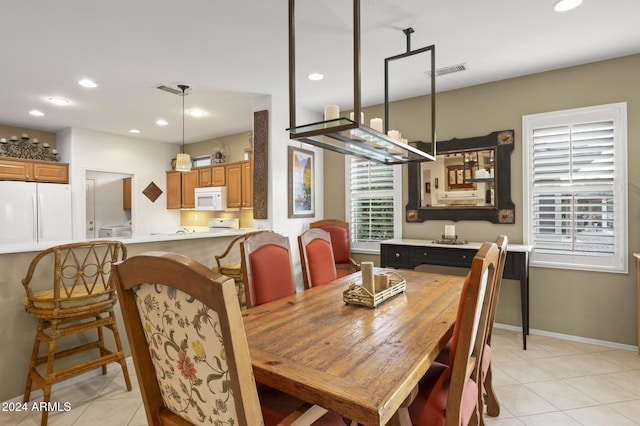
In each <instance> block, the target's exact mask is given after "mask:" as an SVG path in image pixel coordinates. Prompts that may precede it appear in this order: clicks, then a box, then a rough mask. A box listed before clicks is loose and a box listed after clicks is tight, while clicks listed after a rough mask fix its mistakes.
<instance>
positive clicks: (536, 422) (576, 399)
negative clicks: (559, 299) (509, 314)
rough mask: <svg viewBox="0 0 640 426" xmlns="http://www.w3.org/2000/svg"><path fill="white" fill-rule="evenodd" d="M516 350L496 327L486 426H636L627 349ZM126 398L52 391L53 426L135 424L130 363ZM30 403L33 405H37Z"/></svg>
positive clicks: (103, 382) (93, 382)
mask: <svg viewBox="0 0 640 426" xmlns="http://www.w3.org/2000/svg"><path fill="white" fill-rule="evenodd" d="M527 346H528V349H527V350H526V351H524V350H522V336H521V334H520V333H519V332H515V331H511V330H504V329H495V330H494V334H493V344H492V347H493V353H494V359H493V367H492V368H493V370H494V386H495V389H496V392H497V394H498V397H499V399H500V403H501V412H500V416H499V417H495V418H492V417H488V416H485V419H486V423H487V425H488V426H512V425H519V426H521V425H528V426H547V425H549V426H564V425H588V426H611V425H615V426H624V425H640V356H639V355H638V354H637V353H635V352H631V351H626V350H620V349H611V348H608V347H604V346H597V345H591V344H585V343H575V342H570V341H566V340H559V339H555V338H551V337H544V336H539V335H530V336H529V338H528V344H527ZM129 372H130V373H131V380H132V385H133V387H134V389H133V390H132V391H131V392H127V391H126V389H125V387H124V380H123V378H122V375H121V374H120V370H119V368H112V369H110V372H109V373H108V374H107V375H106V376H95V377H91V378H89V379H87V380H84V381H82V382H79V383H74V384H72V385H70V386H66V387H63V388H61V389H57V390H55V391H54V393H53V397H54V400H55V401H60V402H70V403H71V410H70V411H68V412H60V413H51V414H50V415H49V425H51V426H56V425H61V426H69V425H73V426H85V425H86V426H94V425H99V426H142V425H146V424H147V422H146V417H145V413H144V408H143V407H142V402H141V397H140V391H139V390H138V386H137V380H136V377H135V372H134V369H133V365H130V366H129ZM36 401H37V400H36ZM39 424H40V414H39V413H37V412H28V413H16V412H0V426H5V425H7V426H9V425H11V426H13V425H20V426H27V425H34V426H37V425H39Z"/></svg>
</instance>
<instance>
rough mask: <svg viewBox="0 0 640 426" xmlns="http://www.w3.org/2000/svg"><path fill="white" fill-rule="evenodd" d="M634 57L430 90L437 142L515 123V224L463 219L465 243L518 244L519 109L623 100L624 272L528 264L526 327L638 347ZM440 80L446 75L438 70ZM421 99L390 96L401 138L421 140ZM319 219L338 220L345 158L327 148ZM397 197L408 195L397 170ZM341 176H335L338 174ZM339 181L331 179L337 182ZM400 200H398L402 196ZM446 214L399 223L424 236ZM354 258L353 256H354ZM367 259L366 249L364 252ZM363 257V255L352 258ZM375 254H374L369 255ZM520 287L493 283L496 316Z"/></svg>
mask: <svg viewBox="0 0 640 426" xmlns="http://www.w3.org/2000/svg"><path fill="white" fill-rule="evenodd" d="M638 70H640V55H633V56H628V57H623V58H618V59H613V60H610V61H604V62H597V63H593V64H587V65H583V66H576V67H571V68H566V69H561V70H556V71H550V72H545V73H540V74H534V75H529V76H524V77H519V78H514V79H509V80H504V81H499V82H495V83H488V84H484V85H480V86H475V87H469V88H465V89H460V90H455V91H450V92H444V93H438V95H437V119H436V121H437V135H438V139H439V140H446V139H450V138H453V137H470V136H480V135H484V134H487V133H490V132H492V131H496V130H504V129H514V130H515V150H514V152H513V154H512V156H511V164H512V171H511V190H512V199H513V202H514V203H515V205H516V223H515V224H514V225H494V224H491V223H489V222H471V221H462V222H458V223H456V231H458V234H459V235H460V236H461V237H462V238H464V239H468V240H471V241H484V240H494V239H495V237H496V235H498V234H499V233H501V234H506V235H507V236H508V237H509V240H510V242H513V243H522V238H523V237H522V235H523V229H522V226H523V224H522V213H523V210H522V208H523V205H522V116H523V115H526V114H533V113H540V112H547V111H554V110H561V109H569V108H578V107H585V106H591V105H599V104H607V103H613V102H624V101H626V102H627V103H628V104H627V114H628V117H627V122H628V158H629V164H628V170H629V191H628V194H629V229H628V230H625V231H626V232H628V235H629V259H628V261H629V272H630V273H629V274H608V273H597V272H584V271H569V270H559V269H547V268H531V272H530V298H531V301H530V309H531V311H530V321H531V324H530V326H531V328H532V329H539V330H545V331H549V332H555V333H561V334H568V335H574V336H580V337H585V338H592V339H599V340H604V341H610V342H616V343H622V344H627V345H637V324H638V323H637V308H638V307H637V300H638V299H637V291H636V280H635V274H636V267H635V264H634V262H633V258H632V255H631V254H632V253H633V252H638V251H640V238H639V235H640V226H639V225H638V223H639V222H640V168H639V167H637V165H636V164H635V162H634V161H633V159H639V158H640V85H639V84H638V78H637V75H638ZM442 78H446V77H442ZM426 105H427V102H426V100H425V99H424V98H414V99H409V100H406V101H402V102H398V103H395V104H393V105H392V106H391V110H390V114H391V116H392V117H391V119H392V120H393V124H392V126H391V127H390V128H394V129H399V130H401V131H402V133H403V137H408V139H409V140H417V139H422V140H424V138H425V136H422V135H421V134H420V131H419V129H420V128H425V125H424V124H422V123H423V122H424V119H423V118H422V117H425V116H426V114H427V112H426ZM364 111H365V116H366V118H365V120H368V119H369V118H373V117H382V116H383V110H382V107H381V106H376V107H372V108H366V109H365V110H364ZM324 174H325V179H326V180H325V185H326V187H327V188H332V190H331V192H328V191H327V192H325V217H338V218H340V217H344V191H340V190H339V188H344V157H343V156H342V155H337V154H333V153H331V155H326V157H325V165H324ZM403 176H404V182H403V198H404V200H406V199H407V182H406V167H404V168H403ZM340 179H341V180H340ZM338 180H340V181H339V182H338ZM405 204H406V202H405ZM446 223H450V222H445V221H427V222H424V223H421V224H414V223H411V224H409V223H406V222H403V237H404V238H424V239H433V238H435V237H437V236H439V235H440V234H441V233H442V231H443V229H444V225H445V224H446ZM361 257H362V256H361ZM364 257H365V258H366V256H364ZM360 260H362V259H360ZM375 260H376V261H378V260H379V259H378V258H377V256H376V257H375ZM519 297H520V293H519V286H518V283H517V282H516V281H510V280H509V281H506V282H505V285H503V287H502V291H501V295H500V302H499V306H498V312H497V318H496V320H497V321H498V322H500V323H504V324H510V325H520V302H519V300H520V299H519Z"/></svg>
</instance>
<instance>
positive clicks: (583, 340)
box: [493, 323, 638, 352]
mask: <svg viewBox="0 0 640 426" xmlns="http://www.w3.org/2000/svg"><path fill="white" fill-rule="evenodd" d="M493 326H494V327H495V328H502V329H504V330H512V331H517V332H522V327H517V326H514V325H508V324H498V323H494V325H493ZM529 334H537V335H538V336H546V337H553V338H555V339H561V340H568V341H571V342H577V343H588V344H591V345H599V346H605V347H607V348H614V349H622V350H625V351H633V352H638V347H637V346H633V345H625V344H622V343H615V342H609V341H606V340H598V339H589V338H587V337H580V336H572V335H570V334H562V333H554V332H551V331H545V330H537V329H534V328H530V329H529Z"/></svg>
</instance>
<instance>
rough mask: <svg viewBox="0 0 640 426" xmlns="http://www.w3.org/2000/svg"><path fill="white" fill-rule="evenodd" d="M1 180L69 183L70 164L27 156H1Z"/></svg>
mask: <svg viewBox="0 0 640 426" xmlns="http://www.w3.org/2000/svg"><path fill="white" fill-rule="evenodd" d="M0 180H20V181H28V182H50V183H69V164H67V163H57V162H55V161H42V160H29V159H26V158H9V157H2V158H0Z"/></svg>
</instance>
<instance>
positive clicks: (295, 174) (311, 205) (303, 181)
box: [288, 146, 316, 217]
mask: <svg viewBox="0 0 640 426" xmlns="http://www.w3.org/2000/svg"><path fill="white" fill-rule="evenodd" d="M288 157H289V160H288V171H289V173H288V180H289V201H288V204H289V217H314V216H315V214H316V213H315V178H314V176H315V158H314V153H313V151H307V150H305V149H301V148H297V147H293V146H289V147H288Z"/></svg>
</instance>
